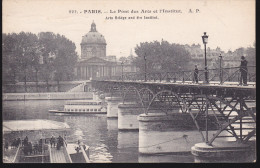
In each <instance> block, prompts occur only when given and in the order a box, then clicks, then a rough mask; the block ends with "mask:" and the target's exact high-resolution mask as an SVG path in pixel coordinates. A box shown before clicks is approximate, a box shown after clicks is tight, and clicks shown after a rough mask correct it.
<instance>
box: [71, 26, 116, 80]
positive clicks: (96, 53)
mask: <svg viewBox="0 0 260 168" xmlns="http://www.w3.org/2000/svg"><path fill="white" fill-rule="evenodd" d="M80 45H81V59H80V60H79V61H78V63H77V66H76V68H75V73H76V75H77V78H78V80H90V79H95V78H99V77H111V76H115V75H116V66H117V63H116V62H113V61H108V59H107V56H106V45H107V44H106V40H105V38H104V36H103V35H102V34H100V33H99V32H98V31H97V29H96V24H95V23H94V22H93V23H92V24H91V29H90V31H89V32H88V33H87V34H86V35H85V36H83V37H82V41H81V43H80Z"/></svg>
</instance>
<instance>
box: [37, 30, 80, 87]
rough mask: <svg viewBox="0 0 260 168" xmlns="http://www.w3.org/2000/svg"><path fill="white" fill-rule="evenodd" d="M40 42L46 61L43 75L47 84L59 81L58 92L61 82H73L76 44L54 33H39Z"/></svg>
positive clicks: (43, 66)
mask: <svg viewBox="0 0 260 168" xmlns="http://www.w3.org/2000/svg"><path fill="white" fill-rule="evenodd" d="M38 36H39V42H40V46H41V47H42V50H41V53H42V56H43V59H44V64H43V65H42V75H43V78H44V81H45V82H46V84H47V89H48V90H49V86H48V82H49V80H52V79H53V80H55V81H57V85H58V91H59V88H60V85H59V82H60V81H61V80H64V79H65V80H71V77H72V76H73V68H74V66H75V63H76V61H77V58H78V56H77V53H76V46H75V44H74V43H73V42H72V41H70V40H68V39H67V38H66V37H65V36H61V35H60V34H57V35H56V34H54V33H52V32H41V33H39V35H38Z"/></svg>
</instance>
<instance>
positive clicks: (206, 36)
mask: <svg viewBox="0 0 260 168" xmlns="http://www.w3.org/2000/svg"><path fill="white" fill-rule="evenodd" d="M208 37H209V36H208V35H206V32H204V35H203V36H202V41H203V44H204V46H205V83H209V79H208V67H207V50H206V44H207V43H208Z"/></svg>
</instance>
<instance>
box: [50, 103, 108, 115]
mask: <svg viewBox="0 0 260 168" xmlns="http://www.w3.org/2000/svg"><path fill="white" fill-rule="evenodd" d="M49 112H50V113H61V114H106V113H107V109H106V106H105V104H104V103H103V102H102V101H99V100H72V101H67V102H66V103H65V105H64V110H49Z"/></svg>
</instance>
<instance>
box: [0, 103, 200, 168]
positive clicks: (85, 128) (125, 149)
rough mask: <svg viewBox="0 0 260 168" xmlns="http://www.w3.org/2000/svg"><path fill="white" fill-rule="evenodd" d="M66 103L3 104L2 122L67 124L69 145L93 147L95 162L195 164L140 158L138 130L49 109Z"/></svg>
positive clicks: (178, 158)
mask: <svg viewBox="0 0 260 168" xmlns="http://www.w3.org/2000/svg"><path fill="white" fill-rule="evenodd" d="M64 103H65V100H29V101H3V114H2V116H3V120H23V119H48V120H55V121H62V122H66V123H67V124H68V125H69V126H70V127H71V133H70V135H68V140H69V141H70V142H77V140H80V141H82V142H83V143H85V144H86V145H88V146H90V161H91V162H95V163H104V162H105V163H109V162H112V163H129V162H132V163H138V162H173V163H174V162H175V163H177V162H179V163H192V162H196V160H195V158H194V157H193V156H192V155H191V154H182V155H148V156H147V155H141V154H139V152H138V131H124V132H122V131H118V129H117V119H108V118H107V117H106V115H104V114H94V115H93V114H92V115H54V114H50V113H48V110H50V109H59V110H62V109H63V105H64Z"/></svg>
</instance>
